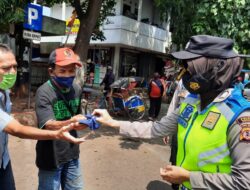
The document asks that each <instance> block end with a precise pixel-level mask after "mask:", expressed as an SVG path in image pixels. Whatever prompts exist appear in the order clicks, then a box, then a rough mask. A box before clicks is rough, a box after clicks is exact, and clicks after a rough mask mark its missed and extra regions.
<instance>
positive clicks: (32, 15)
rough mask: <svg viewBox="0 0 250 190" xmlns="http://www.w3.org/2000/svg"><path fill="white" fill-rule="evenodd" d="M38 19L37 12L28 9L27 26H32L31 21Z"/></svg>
mask: <svg viewBox="0 0 250 190" xmlns="http://www.w3.org/2000/svg"><path fill="white" fill-rule="evenodd" d="M37 19H38V11H37V10H36V9H34V8H29V9H28V24H29V25H32V20H37Z"/></svg>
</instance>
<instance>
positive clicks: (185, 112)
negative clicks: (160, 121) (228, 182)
mask: <svg viewBox="0 0 250 190" xmlns="http://www.w3.org/2000/svg"><path fill="white" fill-rule="evenodd" d="M229 93H230V96H229V97H227V98H225V99H223V100H222V101H217V102H215V101H214V102H212V103H211V104H210V105H208V106H207V107H206V109H205V110H203V111H201V112H199V111H198V110H199V105H200V100H199V98H198V97H197V96H196V95H189V96H188V97H187V98H186V99H185V100H184V101H183V102H182V104H181V105H180V115H179V118H178V152H177V166H181V167H183V168H185V169H187V170H188V171H201V172H205V173H206V172H207V173H227V174H228V173H230V172H231V164H232V159H231V157H230V152H229V148H228V144H227V129H228V127H229V126H230V125H231V124H232V123H233V122H234V120H235V119H236V118H237V116H238V115H239V114H240V113H242V111H244V110H245V109H247V108H249V103H248V102H246V100H244V98H243V97H242V96H241V94H239V93H238V91H233V90H232V92H229ZM183 186H184V187H186V188H188V189H191V188H192V187H191V185H190V183H189V182H184V183H183Z"/></svg>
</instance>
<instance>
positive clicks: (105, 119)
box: [92, 109, 119, 127]
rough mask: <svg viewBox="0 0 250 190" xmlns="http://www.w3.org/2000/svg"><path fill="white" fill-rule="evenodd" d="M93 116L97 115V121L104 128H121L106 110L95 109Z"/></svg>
mask: <svg viewBox="0 0 250 190" xmlns="http://www.w3.org/2000/svg"><path fill="white" fill-rule="evenodd" d="M92 115H95V116H96V121H98V122H99V123H101V124H102V125H104V126H110V127H119V123H118V121H116V120H114V119H113V118H112V117H111V116H110V115H109V113H108V111H107V110H106V109H95V110H94V112H93V113H92Z"/></svg>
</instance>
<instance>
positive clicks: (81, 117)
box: [71, 114, 88, 130]
mask: <svg viewBox="0 0 250 190" xmlns="http://www.w3.org/2000/svg"><path fill="white" fill-rule="evenodd" d="M85 119H87V118H86V117H85V116H84V115H82V114H78V115H75V116H74V117H72V118H71V120H72V121H73V122H74V129H75V130H82V129H85V128H88V126H87V125H84V124H80V123H79V122H78V121H79V120H85Z"/></svg>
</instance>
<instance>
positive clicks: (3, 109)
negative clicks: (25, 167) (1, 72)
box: [0, 91, 12, 169]
mask: <svg viewBox="0 0 250 190" xmlns="http://www.w3.org/2000/svg"><path fill="white" fill-rule="evenodd" d="M10 111H11V102H10V96H9V91H5V95H4V93H3V92H0V156H1V157H0V168H1V167H3V168H4V169H5V168H6V166H7V164H8V163H9V161H10V157H9V151H8V135H7V133H5V132H4V131H3V129H4V128H5V127H6V126H7V124H8V123H9V122H10V120H12V117H11V116H10V115H8V114H7V113H10Z"/></svg>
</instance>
